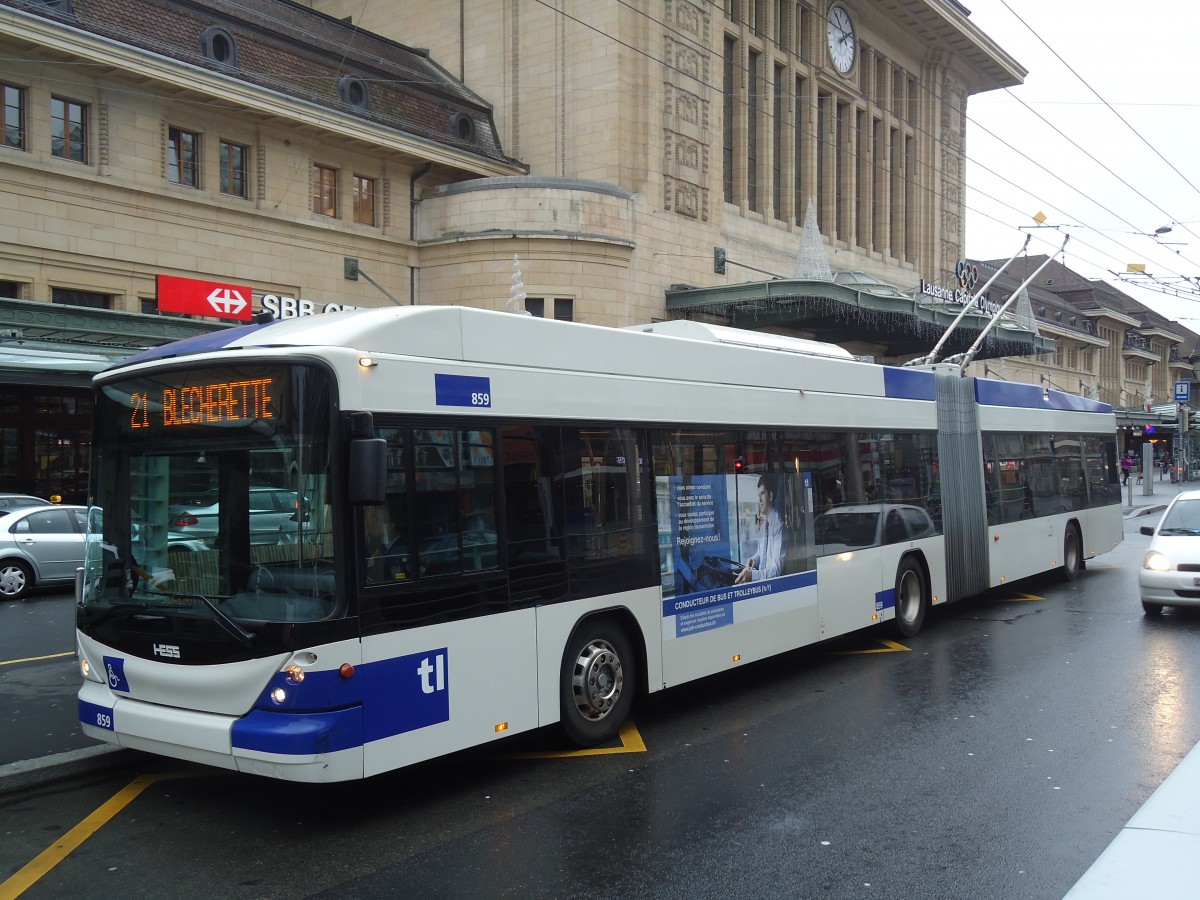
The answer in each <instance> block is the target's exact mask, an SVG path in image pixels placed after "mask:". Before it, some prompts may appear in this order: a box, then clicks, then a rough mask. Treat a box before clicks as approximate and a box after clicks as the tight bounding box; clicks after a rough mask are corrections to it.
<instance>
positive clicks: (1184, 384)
mask: <svg viewBox="0 0 1200 900" xmlns="http://www.w3.org/2000/svg"><path fill="white" fill-rule="evenodd" d="M1191 388H1192V385H1191V382H1188V381H1177V382H1175V402H1177V403H1187V402H1188V397H1189V396H1190V394H1191Z"/></svg>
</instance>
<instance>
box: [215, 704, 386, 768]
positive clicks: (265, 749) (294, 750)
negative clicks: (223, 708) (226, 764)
mask: <svg viewBox="0 0 1200 900" xmlns="http://www.w3.org/2000/svg"><path fill="white" fill-rule="evenodd" d="M231 737H232V740H233V746H234V747H236V748H237V749H239V750H257V751H259V752H260V753H283V754H290V755H296V756H306V755H309V754H312V753H336V752H337V751H338V750H349V749H350V748H351V747H361V746H362V744H363V710H362V707H361V706H352V707H350V708H349V709H335V710H332V711H330V712H310V713H291V712H268V711H267V710H264V709H255V710H251V711H250V713H249V714H248V715H246V716H243V717H242V718H240V719H238V720H237V721H236V722H234V723H233V729H232V733H231Z"/></svg>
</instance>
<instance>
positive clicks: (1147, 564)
mask: <svg viewBox="0 0 1200 900" xmlns="http://www.w3.org/2000/svg"><path fill="white" fill-rule="evenodd" d="M1142 568H1143V569H1152V570H1153V571H1155V572H1169V571H1171V560H1169V559H1167V557H1166V556H1165V555H1164V554H1162V553H1159V552H1158V551H1157V550H1151V551H1150V552H1149V553H1147V554H1146V558H1145V559H1144V560H1142Z"/></svg>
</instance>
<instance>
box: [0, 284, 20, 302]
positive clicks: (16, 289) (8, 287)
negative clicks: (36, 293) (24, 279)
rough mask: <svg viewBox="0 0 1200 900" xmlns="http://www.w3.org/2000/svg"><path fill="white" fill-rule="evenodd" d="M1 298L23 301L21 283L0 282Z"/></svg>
mask: <svg viewBox="0 0 1200 900" xmlns="http://www.w3.org/2000/svg"><path fill="white" fill-rule="evenodd" d="M0 297H11V298H13V299H14V300H20V299H21V283H20V282H18V281H0Z"/></svg>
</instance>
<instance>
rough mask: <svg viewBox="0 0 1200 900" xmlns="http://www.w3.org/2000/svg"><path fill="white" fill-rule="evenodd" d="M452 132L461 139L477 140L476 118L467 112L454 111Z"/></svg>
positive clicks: (451, 118) (451, 120) (451, 119)
mask: <svg viewBox="0 0 1200 900" xmlns="http://www.w3.org/2000/svg"><path fill="white" fill-rule="evenodd" d="M450 133H451V134H453V135H454V136H455V137H456V138H458V139H459V140H460V141H473V140H475V120H474V119H472V118H471V117H470V116H468V115H467V114H466V113H461V112H459V113H454V114H453V115H451V116H450Z"/></svg>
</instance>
